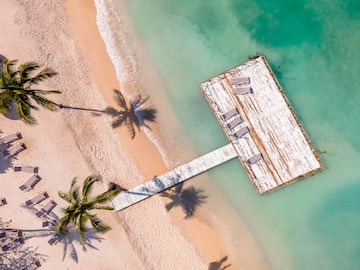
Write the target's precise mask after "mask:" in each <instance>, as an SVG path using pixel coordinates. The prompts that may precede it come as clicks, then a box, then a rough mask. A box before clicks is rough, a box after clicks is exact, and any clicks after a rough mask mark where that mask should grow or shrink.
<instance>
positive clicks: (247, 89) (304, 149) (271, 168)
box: [200, 56, 323, 194]
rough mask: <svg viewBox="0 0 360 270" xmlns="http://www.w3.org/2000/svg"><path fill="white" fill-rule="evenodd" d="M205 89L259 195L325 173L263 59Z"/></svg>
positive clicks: (209, 83) (205, 84)
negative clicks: (321, 171)
mask: <svg viewBox="0 0 360 270" xmlns="http://www.w3.org/2000/svg"><path fill="white" fill-rule="evenodd" d="M200 87H201V89H202V91H203V94H204V96H205V97H206V99H207V101H208V102H209V104H210V107H211V109H212V110H213V112H214V113H215V115H216V117H217V119H218V121H219V123H220V125H221V126H222V128H223V130H224V132H225V133H226V135H227V137H228V139H229V141H230V142H231V143H232V144H233V145H234V148H235V150H236V152H237V154H238V157H239V159H240V161H241V163H242V165H243V166H244V168H245V170H246V172H247V173H248V175H249V177H250V179H251V181H252V183H253V185H254V186H255V188H256V190H257V192H258V193H259V194H263V193H266V192H269V191H272V190H275V189H277V188H279V187H280V186H283V185H285V184H288V183H290V182H293V181H296V180H298V179H300V178H301V177H304V176H307V175H311V174H314V173H315V172H316V171H317V170H319V169H322V168H323V165H322V163H321V161H320V159H319V158H318V156H317V155H316V151H315V150H314V148H313V147H312V145H311V143H310V141H309V139H308V137H307V135H306V133H305V131H304V129H303V128H302V126H301V124H300V122H299V121H298V119H297V116H296V114H295V112H294V111H293V109H292V107H291V106H290V104H289V101H288V99H287V98H286V96H285V94H284V92H283V91H282V88H281V86H280V84H279V82H278V80H277V78H276V77H275V75H274V73H273V72H272V70H271V68H270V66H269V64H268V62H267V60H266V58H265V57H264V56H259V57H256V58H252V59H250V60H248V61H247V62H245V63H243V64H241V65H239V66H237V67H235V68H233V69H230V70H228V71H226V72H224V73H222V74H220V75H217V76H215V77H213V78H211V79H209V80H207V81H205V82H203V83H201V85H200ZM234 108H235V109H236V110H237V112H238V114H235V115H234V114H233V113H232V110H233V109H234ZM227 112H231V113H229V114H230V115H231V117H227V116H226V113H227ZM235 118H241V119H242V122H241V123H239V121H236V120H234V119H235ZM241 129H242V130H241ZM240 130H241V131H240ZM244 130H245V133H244ZM247 130H248V132H246V131H247ZM243 133H244V134H243ZM239 134H240V135H241V136H238V135H239Z"/></svg>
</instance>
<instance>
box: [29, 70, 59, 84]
mask: <svg viewBox="0 0 360 270" xmlns="http://www.w3.org/2000/svg"><path fill="white" fill-rule="evenodd" d="M57 74H58V73H57V72H56V71H55V70H53V69H52V68H48V67H47V68H44V69H43V70H41V71H40V72H39V73H38V74H36V75H35V76H33V77H30V78H28V79H26V80H25V81H26V82H27V83H29V84H37V83H39V82H41V81H43V80H45V79H49V78H51V77H54V76H55V75H57Z"/></svg>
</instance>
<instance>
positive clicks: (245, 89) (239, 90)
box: [232, 86, 252, 95]
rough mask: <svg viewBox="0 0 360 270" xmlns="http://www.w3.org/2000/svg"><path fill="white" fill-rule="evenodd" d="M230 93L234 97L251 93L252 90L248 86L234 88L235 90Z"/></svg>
mask: <svg viewBox="0 0 360 270" xmlns="http://www.w3.org/2000/svg"><path fill="white" fill-rule="evenodd" d="M232 93H233V94H234V95H245V94H249V93H252V88H251V87H250V86H246V87H235V88H233V89H232Z"/></svg>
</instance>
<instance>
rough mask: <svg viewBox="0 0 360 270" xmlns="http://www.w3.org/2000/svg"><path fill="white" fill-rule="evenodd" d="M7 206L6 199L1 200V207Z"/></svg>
mask: <svg viewBox="0 0 360 270" xmlns="http://www.w3.org/2000/svg"><path fill="white" fill-rule="evenodd" d="M5 204H7V201H6V199H5V198H0V206H3V205H5Z"/></svg>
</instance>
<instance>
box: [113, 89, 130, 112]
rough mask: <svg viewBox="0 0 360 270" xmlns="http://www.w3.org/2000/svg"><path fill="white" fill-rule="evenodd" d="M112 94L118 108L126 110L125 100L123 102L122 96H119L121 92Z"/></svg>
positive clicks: (116, 91) (115, 91)
mask: <svg viewBox="0 0 360 270" xmlns="http://www.w3.org/2000/svg"><path fill="white" fill-rule="evenodd" d="M114 93H115V101H116V103H117V104H118V105H119V106H120V108H122V109H126V108H127V104H126V100H125V97H124V96H123V94H121V92H120V91H119V90H114Z"/></svg>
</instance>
